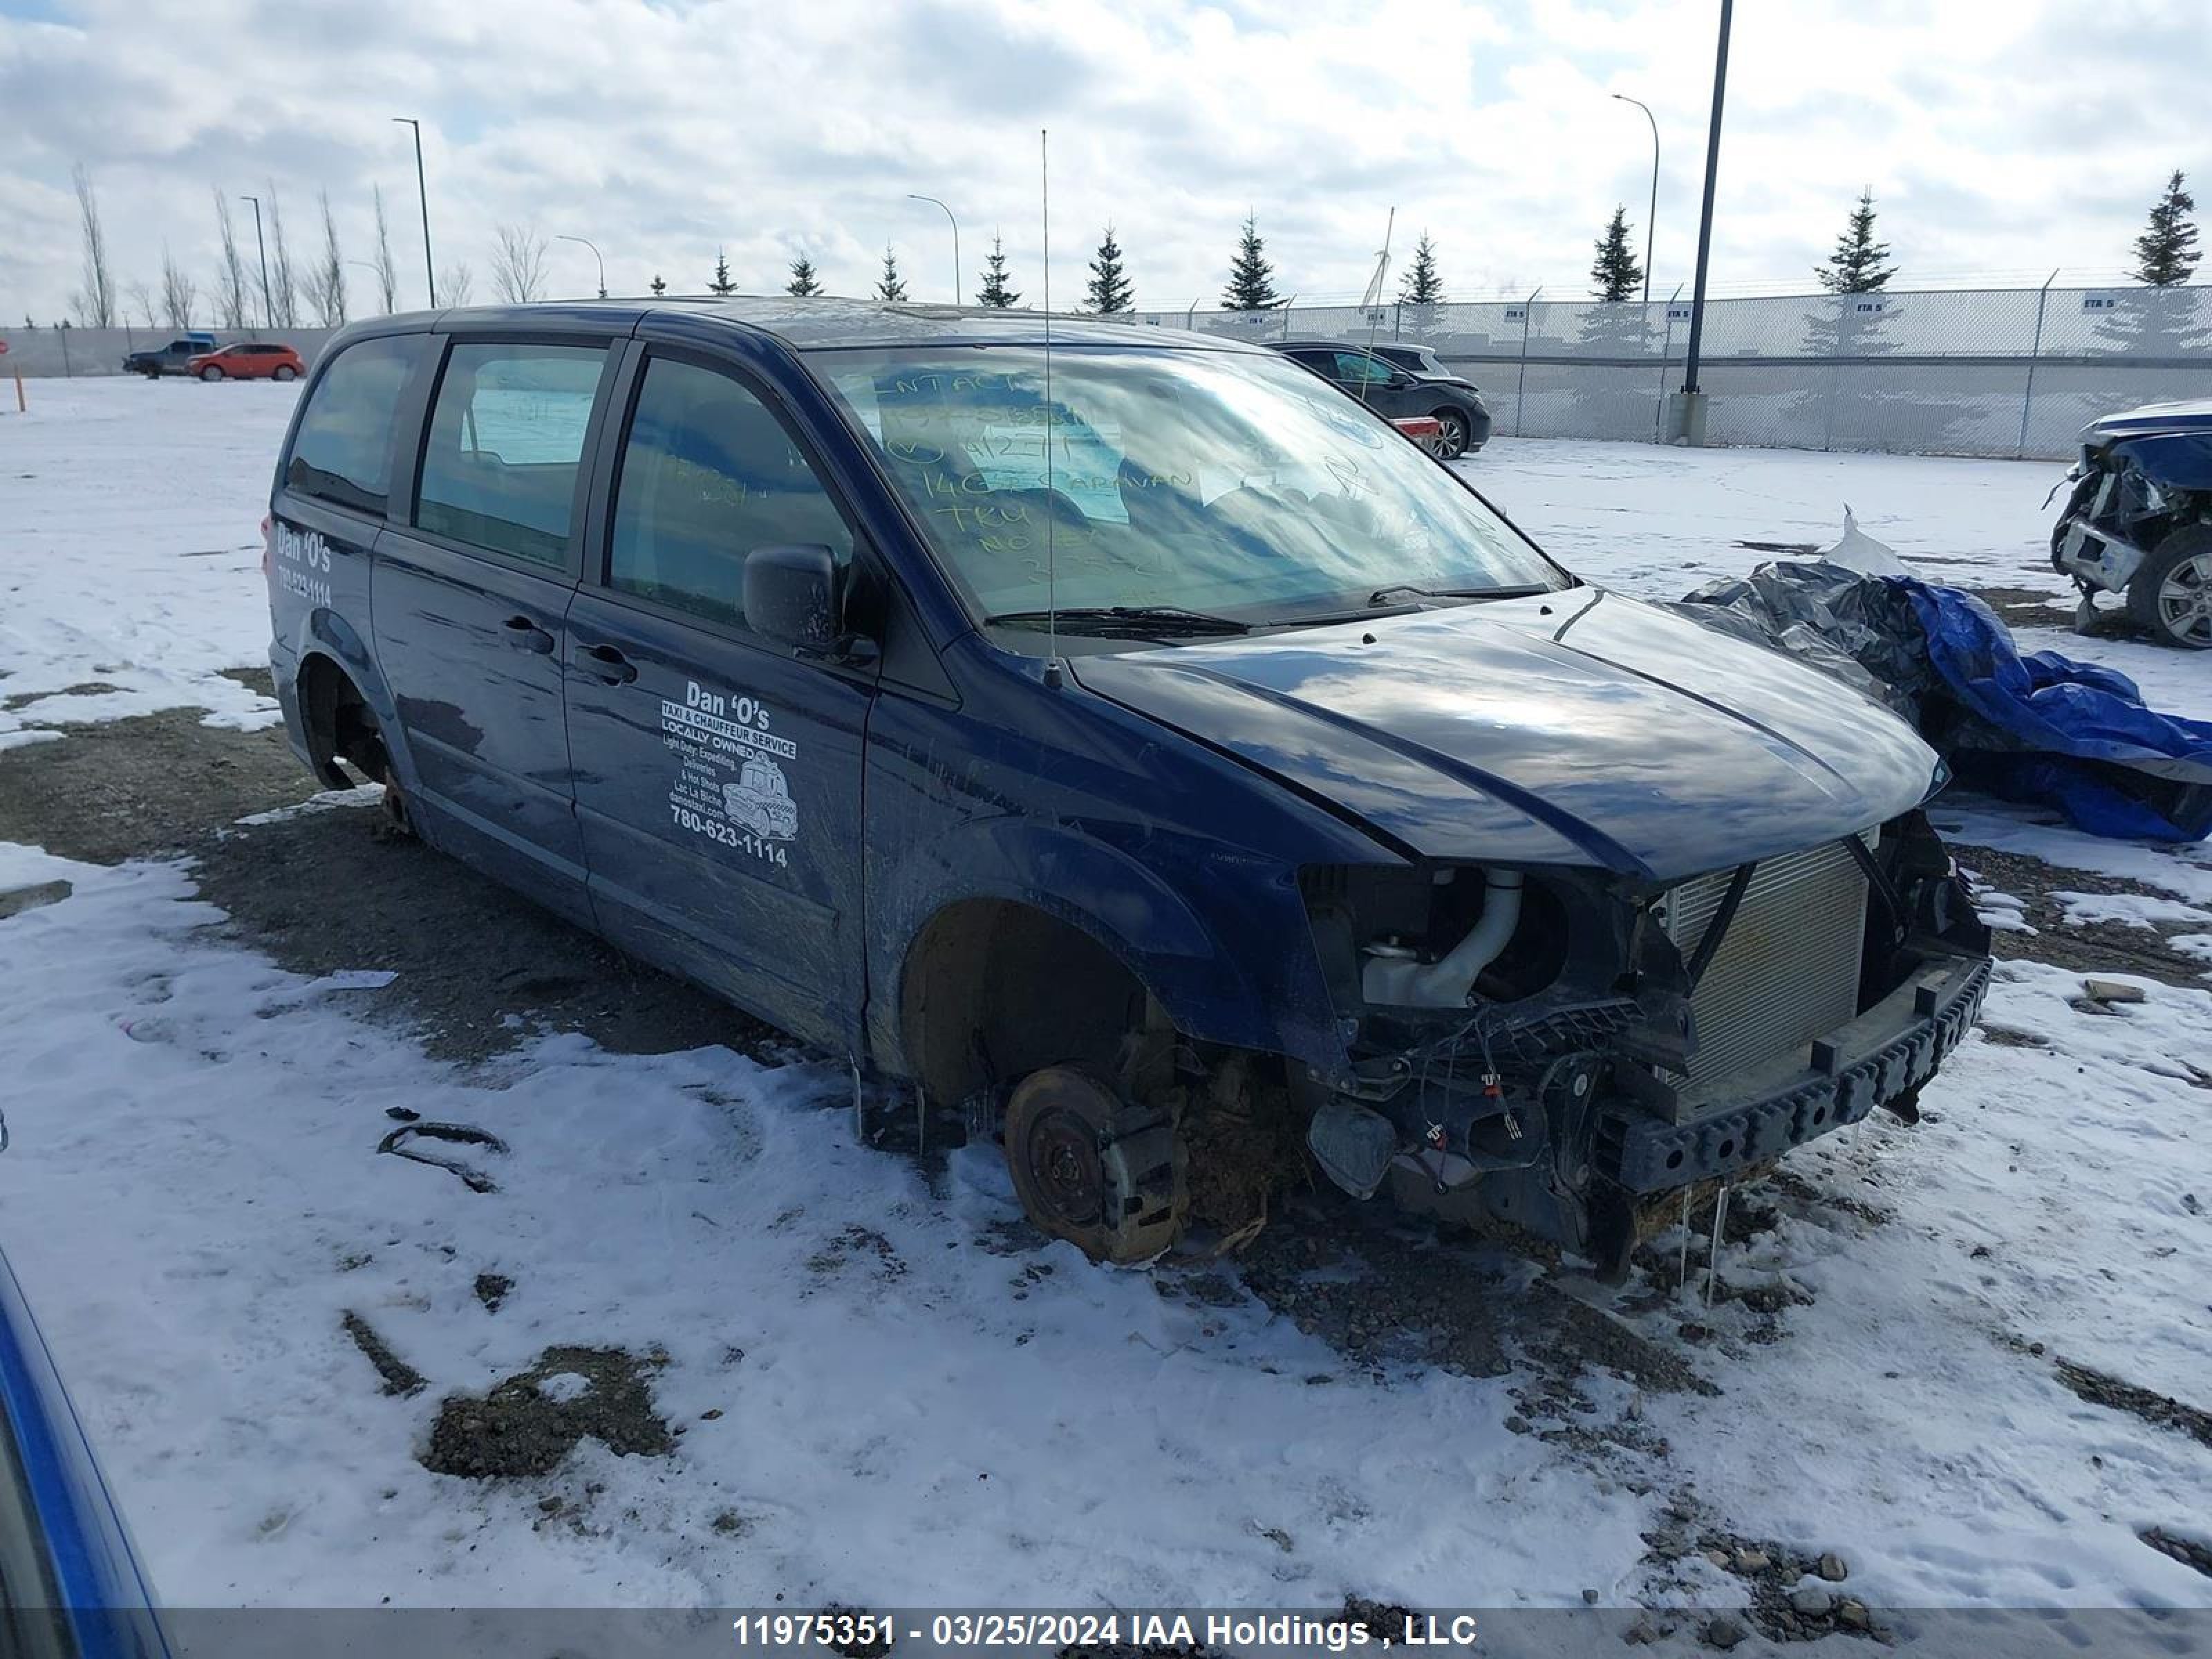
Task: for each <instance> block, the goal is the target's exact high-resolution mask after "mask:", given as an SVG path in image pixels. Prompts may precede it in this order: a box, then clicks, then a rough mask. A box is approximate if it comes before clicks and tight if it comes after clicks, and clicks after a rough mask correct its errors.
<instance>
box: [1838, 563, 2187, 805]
mask: <svg viewBox="0 0 2212 1659" xmlns="http://www.w3.org/2000/svg"><path fill="white" fill-rule="evenodd" d="M1880 580H1883V581H1886V582H1887V583H1888V584H1889V585H1890V586H1892V587H1893V588H1894V589H1897V590H1899V591H1901V592H1903V593H1904V594H1905V597H1906V598H1907V599H1909V600H1910V601H1911V605H1912V610H1913V614H1914V615H1915V616H1916V617H1917V618H1918V619H1919V622H1920V627H1921V630H1922V632H1923V634H1924V635H1926V639H1927V650H1928V659H1929V665H1930V666H1932V667H1933V668H1934V669H1935V671H1936V674H1937V676H1938V677H1939V678H1941V679H1942V683H1943V687H1944V690H1946V691H1947V692H1948V694H1949V696H1950V697H1951V698H1952V699H1953V700H1954V701H1955V702H1958V703H1959V704H1960V707H1961V708H1964V709H1966V711H1967V712H1968V713H1969V714H1972V715H1973V716H1974V717H1975V719H1976V720H1978V721H1979V722H1981V723H1982V724H1983V725H1984V726H1988V727H1991V728H1994V729H1995V731H1996V732H1997V733H2001V734H2002V738H2001V740H1999V741H1996V742H1992V741H1990V738H1989V735H1988V734H1987V733H1986V732H1979V731H1977V730H1976V729H1975V727H1974V726H1973V724H1972V723H1971V722H1969V723H1966V724H1964V725H1962V726H1960V727H1959V728H1958V729H1957V730H1956V731H1955V732H1954V733H1953V742H1952V744H1951V751H1952V760H1953V764H1954V766H1956V767H1957V768H1958V769H1959V770H1960V774H1961V775H1962V776H1964V777H1966V779H1967V780H1968V781H1972V782H1973V783H1974V784H1976V785H1978V787H1982V788H1985V789H1988V790H1989V791H1990V793H1994V794H2000V795H2003V796H2005V797H2006V798H2007V799H2015V800H2029V801H2038V802H2041V803H2044V804H2046V805H2052V806H2056V807H2057V808H2058V809H2059V810H2060V811H2063V813H2065V815H2066V817H2067V818H2068V819H2069V821H2070V822H2071V823H2073V824H2074V825H2075V827H2076V828H2077V829H2086V830H2087V831H2089V832H2090V833H2091V834H2093V835H2099V836H2127V837H2140V838H2144V839H2148V840H2154V841H2172V842H2188V841H2197V840H2200V839H2202V838H2203V836H2204V835H2205V834H2206V832H2207V831H2208V830H2212V721H2205V720H2183V719H2181V718H2179V717H2178V716H2175V715H2171V714H2159V713H2157V712H2156V711H2154V710H2153V709H2150V708H2145V707H2144V706H2143V701H2142V693H2141V692H2140V691H2138V690H2136V683H2135V682H2134V681H2133V680H2131V679H2130V678H2128V677H2127V676H2126V675H2124V674H2120V673H2115V672H2114V671H2112V670H2111V669H2109V668H2100V667H2098V666H2096V665H2093V664H2091V663H2082V662H2075V660H2073V659H2071V658H2069V657H2063V656H2061V655H2059V653H2057V652H2056V651H2037V652H2033V653H2030V654H2029V655H2027V656H2025V657H2023V656H2022V655H2021V654H2020V653H2019V652H2018V651H2017V650H2016V649H2015V648H2014V646H2013V640H2012V633H2011V630H2010V629H2008V628H2006V626H2005V625H2004V623H2002V622H2001V621H2000V620H1998V618H1997V616H1996V612H1995V611H1991V610H1990V608H1989V606H1987V605H1984V604H1983V603H1982V602H1981V600H1979V599H1976V598H1975V597H1974V596H1973V595H1972V594H1971V593H1967V592H1961V591H1960V589H1958V588H1955V587H1938V586H1934V585H1932V584H1930V583H1928V582H1923V581H1921V580H1917V578H1914V577H1911V576H1885V577H1882V578H1881V579H1880ZM1923 724H1925V722H1924V721H1923ZM2115 769H2118V770H2115Z"/></svg>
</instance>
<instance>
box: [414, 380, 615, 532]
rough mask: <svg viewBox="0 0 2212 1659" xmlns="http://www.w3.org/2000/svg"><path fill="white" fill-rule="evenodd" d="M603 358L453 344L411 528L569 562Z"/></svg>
mask: <svg viewBox="0 0 2212 1659" xmlns="http://www.w3.org/2000/svg"><path fill="white" fill-rule="evenodd" d="M606 355H607V354H606V352H605V349H604V348H602V347H599V346H565V345H529V344H523V345H518V344H499V345H489V344H487V345H472V344H468V343H463V344H459V345H456V346H455V347H454V348H453V350H452V351H451V352H450V353H449V354H447V358H446V374H445V378H444V380H441V382H440V383H439V386H438V400H437V404H436V406H435V409H434V410H432V412H431V416H430V435H429V441H428V444H427V445H426V446H425V447H424V450H423V455H422V486H421V489H419V490H418V491H417V493H416V507H415V523H416V528H418V529H421V530H426V531H428V532H431V533H432V534H434V535H439V536H450V537H452V538H453V539H454V540H455V541H461V542H466V543H468V544H470V545H471V546H473V547H481V548H485V549H488V550H490V551H492V552H495V553H504V554H507V556H510V557H513V558H517V559H527V560H529V561H530V562H532V563H533V564H543V565H549V566H553V567H558V566H561V565H562V564H565V563H566V562H568V532H569V528H570V524H569V520H570V519H571V518H572V516H573V514H574V507H575V501H576V469H577V465H578V464H579V463H580V461H581V460H582V459H583V454H584V438H585V435H586V432H587V431H588V429H589V428H590V426H591V422H592V402H593V400H594V398H596V397H597V396H598V393H599V372H600V370H601V368H603V367H604V366H605V362H606Z"/></svg>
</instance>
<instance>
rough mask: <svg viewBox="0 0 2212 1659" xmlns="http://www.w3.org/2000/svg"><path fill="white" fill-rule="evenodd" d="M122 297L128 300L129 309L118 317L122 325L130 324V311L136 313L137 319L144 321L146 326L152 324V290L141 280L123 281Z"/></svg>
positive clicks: (126, 326)
mask: <svg viewBox="0 0 2212 1659" xmlns="http://www.w3.org/2000/svg"><path fill="white" fill-rule="evenodd" d="M123 297H124V298H125V300H127V301H130V307H129V309H128V310H126V311H125V313H124V314H123V316H122V318H121V319H119V320H120V321H121V322H122V324H123V325H124V327H125V328H128V327H130V326H131V316H130V313H131V311H136V312H137V313H138V320H139V321H141V322H143V323H144V324H145V325H146V326H147V327H149V328H151V327H153V326H154V290H153V289H150V288H149V287H147V285H146V284H145V283H143V282H137V281H132V282H129V283H125V284H124V285H123Z"/></svg>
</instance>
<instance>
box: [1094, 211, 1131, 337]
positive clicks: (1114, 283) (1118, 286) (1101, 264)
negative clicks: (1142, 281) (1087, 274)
mask: <svg viewBox="0 0 2212 1659" xmlns="http://www.w3.org/2000/svg"><path fill="white" fill-rule="evenodd" d="M1089 294H1090V306H1091V310H1093V311H1095V312H1097V313H1098V314H1099V315H1100V316H1102V317H1110V316H1111V315H1113V314H1114V313H1115V312H1117V311H1127V310H1128V309H1129V307H1131V306H1132V305H1133V304H1134V303H1135V302H1136V289H1135V287H1134V285H1133V284H1132V283H1130V281H1129V278H1128V276H1127V273H1125V272H1124V271H1123V270H1122V269H1121V244H1120V243H1119V242H1117V241H1115V240H1114V227H1113V226H1111V225H1109V226H1107V227H1106V234H1105V235H1104V236H1103V238H1101V239H1100V240H1099V243H1098V257H1097V258H1095V259H1093V260H1092V261H1091V281H1090V283H1089Z"/></svg>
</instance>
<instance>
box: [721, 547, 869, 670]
mask: <svg viewBox="0 0 2212 1659" xmlns="http://www.w3.org/2000/svg"><path fill="white" fill-rule="evenodd" d="M843 599H844V596H843V594H842V592H840V591H839V584H838V580H837V560H836V555H834V554H832V553H831V552H830V550H829V549H828V548H826V547H824V546H823V545H822V544H820V543H818V542H794V543H790V544H784V545H780V546H770V547H756V548H755V549H753V550H752V551H751V552H750V553H748V554H746V555H745V625H746V626H747V627H748V628H750V629H752V630H753V632H754V633H756V634H758V635H761V636H762V637H763V638H764V639H769V640H774V641H775V642H776V643H777V644H778V645H787V646H790V647H793V649H794V650H798V651H804V652H807V653H811V654H813V655H816V656H829V655H832V654H834V653H836V652H837V651H838V650H839V649H840V647H842V645H843V643H844V641H845V607H844V603H843Z"/></svg>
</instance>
